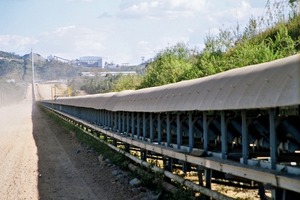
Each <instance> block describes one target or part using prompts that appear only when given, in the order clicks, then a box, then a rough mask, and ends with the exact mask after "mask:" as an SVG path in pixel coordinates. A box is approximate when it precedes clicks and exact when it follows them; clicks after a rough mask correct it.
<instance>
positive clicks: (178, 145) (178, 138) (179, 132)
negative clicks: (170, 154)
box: [176, 113, 182, 149]
mask: <svg viewBox="0 0 300 200" xmlns="http://www.w3.org/2000/svg"><path fill="white" fill-rule="evenodd" d="M176 124H177V131H176V135H177V149H180V147H181V140H182V133H181V121H180V114H179V113H177V115H176Z"/></svg>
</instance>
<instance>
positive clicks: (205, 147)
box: [203, 112, 208, 153]
mask: <svg viewBox="0 0 300 200" xmlns="http://www.w3.org/2000/svg"><path fill="white" fill-rule="evenodd" d="M203 150H204V152H205V153H207V151H208V126H207V116H206V112H203Z"/></svg>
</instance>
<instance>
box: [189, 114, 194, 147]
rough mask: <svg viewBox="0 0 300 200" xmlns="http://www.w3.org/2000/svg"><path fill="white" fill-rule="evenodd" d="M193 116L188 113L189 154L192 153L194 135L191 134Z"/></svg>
mask: <svg viewBox="0 0 300 200" xmlns="http://www.w3.org/2000/svg"><path fill="white" fill-rule="evenodd" d="M193 132H194V130H193V115H192V112H189V152H192V151H193V148H194V134H193Z"/></svg>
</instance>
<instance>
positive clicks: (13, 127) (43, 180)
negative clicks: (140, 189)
mask: <svg viewBox="0 0 300 200" xmlns="http://www.w3.org/2000/svg"><path fill="white" fill-rule="evenodd" d="M31 98H32V94H31V88H30V86H29V87H28V93H27V95H26V98H25V99H24V100H23V101H22V102H21V103H19V104H16V105H13V106H9V107H3V108H1V109H0V127H1V132H0V160H1V163H0V199H4V200H5V199H8V200H15V199H55V200H56V199H101V200H106V199H109V200H111V199H115V200H118V199H120V200H121V199H135V198H134V196H136V195H137V194H134V193H133V192H132V190H131V189H130V187H129V185H127V184H123V183H122V182H120V181H118V180H116V178H115V177H114V176H113V174H112V171H113V170H114V169H113V168H111V167H108V166H106V165H100V164H99V162H98V160H97V155H96V154H95V153H94V152H93V151H90V150H89V149H87V148H86V147H85V146H83V145H81V144H80V143H78V141H77V140H76V138H75V137H74V136H72V134H70V133H69V132H68V131H66V130H63V129H61V127H59V126H58V125H57V124H55V122H53V120H52V119H51V118H49V117H48V116H46V115H45V113H44V112H42V111H41V110H40V109H38V108H36V107H35V106H32V100H31Z"/></svg>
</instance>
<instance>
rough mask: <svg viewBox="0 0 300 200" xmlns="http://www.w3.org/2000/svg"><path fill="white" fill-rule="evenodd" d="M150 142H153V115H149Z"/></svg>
mask: <svg viewBox="0 0 300 200" xmlns="http://www.w3.org/2000/svg"><path fill="white" fill-rule="evenodd" d="M149 118H150V142H153V138H154V137H153V136H154V131H153V114H152V113H150V116H149Z"/></svg>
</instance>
